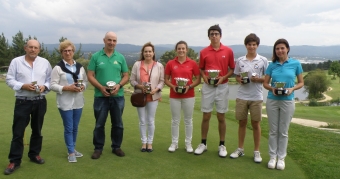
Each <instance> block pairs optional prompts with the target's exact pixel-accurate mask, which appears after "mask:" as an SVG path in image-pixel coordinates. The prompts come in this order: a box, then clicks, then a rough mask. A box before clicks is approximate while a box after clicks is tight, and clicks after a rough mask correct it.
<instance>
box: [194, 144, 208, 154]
mask: <svg viewBox="0 0 340 179" xmlns="http://www.w3.org/2000/svg"><path fill="white" fill-rule="evenodd" d="M207 150H208V147H207V145H204V144H203V143H202V144H200V145H198V147H197V149H196V150H195V155H201V154H202V153H203V152H205V151H207Z"/></svg>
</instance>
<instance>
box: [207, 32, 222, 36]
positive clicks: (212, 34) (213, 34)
mask: <svg viewBox="0 0 340 179" xmlns="http://www.w3.org/2000/svg"><path fill="white" fill-rule="evenodd" d="M209 35H210V37H212V36H216V37H217V36H219V35H220V33H217V32H216V33H210V34H209Z"/></svg>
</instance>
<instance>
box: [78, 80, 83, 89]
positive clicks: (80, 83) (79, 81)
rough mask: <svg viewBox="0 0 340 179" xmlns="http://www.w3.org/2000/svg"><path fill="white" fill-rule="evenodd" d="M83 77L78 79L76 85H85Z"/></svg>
mask: <svg viewBox="0 0 340 179" xmlns="http://www.w3.org/2000/svg"><path fill="white" fill-rule="evenodd" d="M83 81H84V80H83V79H77V83H76V87H79V88H80V87H81V86H82V85H83Z"/></svg>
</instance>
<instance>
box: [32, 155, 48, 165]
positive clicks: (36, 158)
mask: <svg viewBox="0 0 340 179" xmlns="http://www.w3.org/2000/svg"><path fill="white" fill-rule="evenodd" d="M31 161H32V162H35V163H37V164H44V163H45V160H44V159H42V158H41V157H40V156H39V155H37V156H35V157H34V158H31Z"/></svg>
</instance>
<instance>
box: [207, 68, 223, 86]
mask: <svg viewBox="0 0 340 179" xmlns="http://www.w3.org/2000/svg"><path fill="white" fill-rule="evenodd" d="M220 71H221V70H207V72H208V75H209V77H210V79H208V83H209V84H210V85H216V83H218V79H216V78H217V77H218V75H219V74H220Z"/></svg>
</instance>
